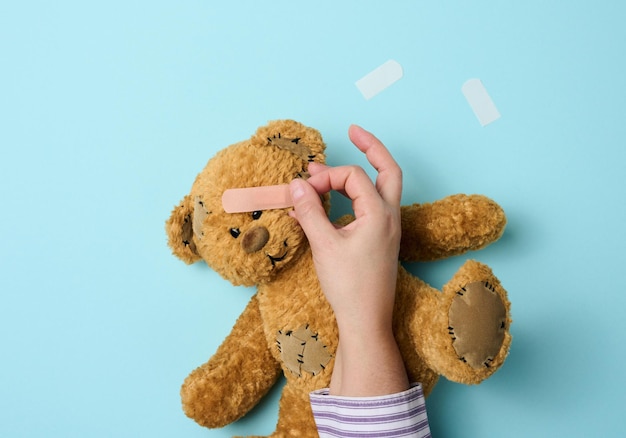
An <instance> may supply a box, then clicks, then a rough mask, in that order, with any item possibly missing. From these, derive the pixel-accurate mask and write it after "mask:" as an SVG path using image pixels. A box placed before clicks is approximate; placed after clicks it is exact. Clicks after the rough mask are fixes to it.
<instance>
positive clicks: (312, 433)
mask: <svg viewBox="0 0 626 438" xmlns="http://www.w3.org/2000/svg"><path fill="white" fill-rule="evenodd" d="M270 436H271V437H273V438H287V437H301V438H317V437H318V433H317V427H316V426H315V420H314V419H313V412H312V411H311V404H310V401H309V393H308V392H307V390H306V386H305V387H303V386H301V385H297V386H296V385H294V384H290V383H289V381H287V383H286V384H285V387H284V388H283V392H282V394H281V397H280V402H279V411H278V423H277V425H276V431H275V432H274V433H273V434H272V435H270Z"/></svg>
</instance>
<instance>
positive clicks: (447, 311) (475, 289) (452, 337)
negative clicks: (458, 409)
mask: <svg viewBox="0 0 626 438" xmlns="http://www.w3.org/2000/svg"><path fill="white" fill-rule="evenodd" d="M442 292H443V293H442V295H441V299H440V300H439V314H440V316H442V318H441V319H440V320H439V325H440V326H439V327H433V329H434V330H435V331H436V333H433V336H434V338H435V339H437V342H438V343H439V345H444V346H445V348H444V351H445V352H446V354H440V355H438V356H437V357H436V359H434V361H435V362H436V363H435V367H436V369H437V370H438V371H439V372H440V373H441V374H442V375H444V376H445V377H446V378H447V379H449V380H453V381H456V382H459V383H465V384H476V383H480V382H482V381H483V380H485V379H486V378H488V377H489V376H491V375H492V374H493V373H494V372H495V371H496V370H497V369H499V367H500V366H501V365H502V364H503V363H504V360H505V358H506V356H507V354H508V351H509V347H510V344H511V335H510V333H509V327H510V324H511V317H510V303H509V301H508V298H507V293H506V291H505V290H504V288H503V287H502V285H501V284H500V282H499V281H498V279H497V278H496V277H495V275H494V274H493V272H492V271H491V269H490V268H489V267H488V266H486V265H484V264H481V263H479V262H477V261H474V260H468V261H467V262H465V264H464V265H463V266H462V267H461V268H460V269H459V270H458V271H457V273H456V274H455V275H454V276H453V277H452V279H451V280H450V281H449V282H448V283H447V284H446V285H445V286H444V287H443V291H442ZM431 360H433V358H431Z"/></svg>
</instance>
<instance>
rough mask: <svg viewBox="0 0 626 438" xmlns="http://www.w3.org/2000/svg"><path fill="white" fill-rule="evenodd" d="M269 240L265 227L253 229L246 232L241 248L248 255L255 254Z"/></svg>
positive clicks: (268, 233)
mask: <svg viewBox="0 0 626 438" xmlns="http://www.w3.org/2000/svg"><path fill="white" fill-rule="evenodd" d="M268 240H270V232H269V231H267V228H265V227H254V228H251V229H249V230H248V231H246V233H245V234H244V235H243V240H242V241H241V247H242V248H243V250H244V251H245V252H247V253H248V254H250V253H253V252H257V251H258V250H260V249H261V248H263V247H264V246H265V244H266V243H267V241H268Z"/></svg>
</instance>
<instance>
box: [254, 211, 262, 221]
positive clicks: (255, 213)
mask: <svg viewBox="0 0 626 438" xmlns="http://www.w3.org/2000/svg"><path fill="white" fill-rule="evenodd" d="M261 213H262V211H253V212H252V219H254V220H257V219H259V218H260V217H261Z"/></svg>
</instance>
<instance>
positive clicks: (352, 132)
mask: <svg viewBox="0 0 626 438" xmlns="http://www.w3.org/2000/svg"><path fill="white" fill-rule="evenodd" d="M348 135H349V137H350V140H351V141H352V143H354V145H355V146H356V147H358V148H359V150H360V151H361V152H363V153H365V156H366V157H367V161H369V163H370V164H371V165H372V166H373V167H374V169H376V171H377V172H378V176H377V177H376V190H378V193H380V196H381V197H382V198H383V199H384V200H385V201H386V202H388V203H389V204H391V205H393V206H399V205H400V199H401V197H402V169H400V166H398V163H396V160H394V159H393V157H392V156H391V153H389V150H388V149H387V148H386V147H385V145H384V144H383V143H382V142H381V141H380V140H379V139H378V138H376V136H374V134H372V133H370V132H368V131H366V130H365V129H363V128H361V127H360V126H357V125H352V126H350V129H349V130H348Z"/></svg>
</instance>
